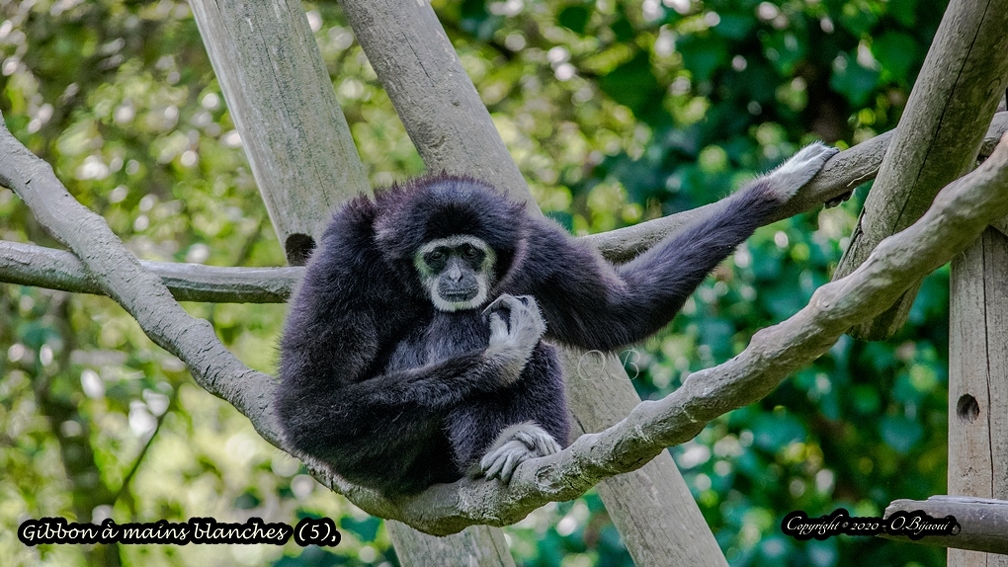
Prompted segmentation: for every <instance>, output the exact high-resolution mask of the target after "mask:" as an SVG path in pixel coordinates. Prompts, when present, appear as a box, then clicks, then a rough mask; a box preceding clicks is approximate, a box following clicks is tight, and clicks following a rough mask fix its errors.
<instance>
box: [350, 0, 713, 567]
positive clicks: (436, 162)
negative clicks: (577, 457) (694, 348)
mask: <svg viewBox="0 0 1008 567" xmlns="http://www.w3.org/2000/svg"><path fill="white" fill-rule="evenodd" d="M340 4H341V5H342V6H343V11H344V13H345V14H346V17H347V20H348V21H349V22H350V25H351V27H352V28H353V30H354V33H355V34H356V36H357V39H358V41H360V43H361V46H362V47H363V48H364V51H365V52H366V53H367V55H368V59H369V60H370V62H371V66H372V67H374V69H375V72H377V74H378V78H379V80H380V81H381V82H382V84H383V85H384V86H385V90H386V92H388V94H389V98H391V99H392V104H393V105H395V107H396V111H397V112H398V113H399V117H400V119H401V120H402V122H403V124H404V125H405V127H406V131H407V132H408V133H409V135H410V138H411V139H412V140H413V143H414V144H415V145H416V146H417V149H418V150H419V152H420V155H421V157H423V159H424V163H425V164H426V165H427V169H428V170H431V171H440V170H442V169H443V170H447V171H449V172H454V173H464V174H468V175H475V176H477V177H481V178H483V179H485V180H487V181H489V182H491V183H492V184H494V185H495V186H496V187H498V188H500V189H501V190H504V191H506V192H507V193H508V194H509V195H511V196H512V197H515V198H518V199H524V200H527V201H529V206H530V208H533V209H536V210H538V207H536V206H535V204H534V203H533V202H531V197H530V195H529V191H528V185H527V184H526V183H525V180H524V178H523V177H522V175H521V172H520V171H519V170H518V167H517V165H515V163H514V161H513V160H512V159H511V156H510V154H509V153H508V152H507V148H506V147H505V146H504V142H503V141H502V140H501V138H500V136H499V135H498V134H497V130H496V128H495V127H494V125H493V121H492V120H491V119H490V114H489V113H488V112H487V110H486V107H485V106H484V105H483V102H482V100H480V97H479V94H478V93H477V92H476V89H475V87H474V86H473V84H472V81H471V80H470V79H469V76H468V75H467V74H466V72H465V70H464V69H463V68H462V64H461V63H460V62H459V59H458V56H457V55H456V53H455V50H454V48H453V47H452V45H451V42H450V41H449V40H448V37H447V35H445V32H444V29H443V28H442V27H441V23H440V22H439V21H438V19H437V16H436V15H435V14H434V10H433V9H432V8H431V6H430V4H428V3H427V2H414V1H410V0H384V1H376V0H341V1H340ZM584 356H585V353H583V352H580V351H575V350H571V349H564V355H563V358H564V360H565V365H564V366H565V369H564V370H565V376H566V383H567V391H568V394H569V398H570V402H571V403H570V405H571V409H572V411H573V412H574V414H575V417H576V421H577V423H578V424H579V425H580V427H581V428H582V429H583V431H589V432H593V431H601V430H603V429H605V428H606V427H609V426H610V425H612V424H614V423H616V422H618V421H620V420H621V419H623V418H624V417H625V416H626V415H628V414H629V413H630V412H631V411H632V410H633V409H634V407H636V406H637V404H638V403H640V398H639V397H638V396H637V393H636V391H635V390H634V388H633V384H631V383H630V380H629V379H628V377H627V375H626V372H625V371H624V370H623V367H622V365H620V364H619V363H618V361H614V360H613V357H607V359H606V364H605V365H604V367H600V368H596V369H595V371H594V372H592V373H591V375H590V376H587V377H580V376H578V373H579V371H581V370H583V365H579V364H578V363H579V361H580V360H581V359H582V357H584ZM593 359H595V360H597V357H593ZM575 433H577V431H575ZM599 494H600V495H601V496H602V499H603V502H604V503H605V505H606V508H607V510H608V511H609V514H610V516H611V517H612V518H613V522H614V523H615V524H616V526H617V528H618V529H619V531H620V535H621V536H622V537H623V543H624V544H625V545H626V547H627V549H628V550H629V552H630V555H631V556H632V557H633V559H634V561H635V562H636V564H637V565H638V566H639V567H645V566H649V565H655V566H662V567H666V566H672V565H683V566H690V567H694V566H696V565H727V562H726V561H725V558H724V555H723V554H722V552H721V549H720V548H719V547H718V545H717V541H715V539H714V535H713V534H712V533H711V530H710V528H709V527H708V526H707V523H706V522H705V521H704V518H703V515H702V514H701V513H700V509H699V507H698V506H697V504H696V501H694V499H693V495H692V494H691V493H690V491H689V488H688V487H687V486H686V483H685V481H683V478H682V475H681V474H680V473H679V469H678V468H676V466H675V463H674V462H673V461H672V458H671V457H670V456H669V455H668V453H663V454H662V455H660V456H658V457H657V458H655V459H654V460H653V461H651V462H649V463H648V464H647V465H645V466H643V467H641V468H640V469H638V470H636V471H634V472H632V473H629V474H627V475H622V476H620V477H619V478H611V479H607V480H605V481H603V482H602V483H600V485H599Z"/></svg>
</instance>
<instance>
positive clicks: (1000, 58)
mask: <svg viewBox="0 0 1008 567" xmlns="http://www.w3.org/2000/svg"><path fill="white" fill-rule="evenodd" d="M1006 29H1008V0H952V2H951V3H949V6H948V8H947V9H946V11H945V15H944V16H943V17H942V21H941V25H940V26H939V27H938V32H937V34H936V35H935V39H934V42H933V43H932V44H931V49H930V50H929V51H928V55H927V58H926V59H925V60H924V67H923V68H922V69H921V72H920V75H918V77H917V81H916V83H915V85H914V88H913V90H912V91H911V93H910V98H909V100H908V101H907V107H906V110H904V112H903V116H902V117H901V118H900V122H899V126H898V127H897V129H896V138H895V139H894V141H893V143H892V145H891V146H890V148H889V151H888V152H887V153H886V157H885V159H884V160H883V162H882V166H881V169H880V170H879V174H878V178H877V179H876V180H875V184H874V186H873V188H872V191H871V193H870V194H869V195H868V199H867V201H865V206H864V209H863V210H862V212H861V218H860V222H859V224H858V228H857V229H855V231H854V234H853V235H852V237H851V242H850V246H849V247H848V249H847V252H846V253H845V254H844V256H843V258H841V260H840V265H839V266H838V267H837V270H836V272H835V273H834V275H833V278H834V279H838V278H841V277H843V276H845V275H847V274H849V273H851V272H852V271H853V270H854V269H855V268H856V267H857V266H858V265H860V264H861V263H862V262H863V261H864V259H865V258H867V257H868V254H869V253H870V252H871V251H872V249H874V248H875V246H876V245H877V244H878V243H879V242H880V241H881V240H882V239H883V238H885V237H887V236H889V235H890V234H894V233H896V232H898V231H900V230H903V229H904V228H905V227H907V226H909V225H910V224H911V223H913V222H914V221H916V220H917V219H918V218H920V216H921V215H922V214H923V213H924V211H926V210H927V209H928V207H929V206H931V201H932V200H933V199H934V196H935V194H937V193H938V190H939V189H941V188H942V187H944V186H945V185H946V184H947V183H949V182H951V181H952V180H953V179H955V178H957V177H959V176H960V175H962V174H964V173H965V172H967V171H969V170H970V169H971V168H972V167H973V164H974V161H975V160H976V157H977V151H978V149H979V147H980V143H981V138H982V137H983V132H984V129H985V128H986V126H987V125H988V124H989V123H990V120H991V116H992V115H993V114H994V111H995V109H996V108H997V104H998V102H999V101H1000V99H1001V94H1002V93H1003V92H1004V90H1005V85H1006V83H1008V57H1006V56H1005V54H1006V53H1008V34H1006V33H1005V32H1004V30H1006ZM918 288H919V285H915V286H912V287H911V288H910V292H909V293H907V294H905V295H904V296H903V297H902V298H901V299H900V300H899V302H897V303H896V304H895V305H894V306H893V308H891V309H889V310H887V311H886V312H885V313H884V314H883V315H882V316H880V317H878V318H876V319H875V320H873V321H871V322H870V323H865V324H864V325H861V326H859V327H857V328H855V329H854V331H853V332H852V334H853V336H855V337H858V338H864V339H867V340H881V339H885V338H887V337H889V336H891V335H892V334H893V333H895V332H896V331H897V330H899V328H900V327H902V326H903V324H904V323H905V322H906V317H907V314H908V313H909V311H910V306H911V304H912V303H913V299H914V297H915V296H916V295H917V289H918Z"/></svg>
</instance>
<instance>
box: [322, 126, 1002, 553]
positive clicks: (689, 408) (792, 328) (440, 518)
mask: <svg viewBox="0 0 1008 567" xmlns="http://www.w3.org/2000/svg"><path fill="white" fill-rule="evenodd" d="M1005 214H1008V135H1005V136H1004V137H1003V138H1002V141H1001V143H1000V145H999V146H998V147H997V149H996V150H995V152H994V154H992V155H991V157H990V158H989V159H988V160H987V161H986V162H984V163H983V164H982V165H981V166H980V167H979V168H977V169H976V170H975V171H973V172H972V173H970V174H969V175H966V176H965V177H962V178H960V179H958V180H956V181H955V182H953V183H952V184H950V185H949V186H947V187H946V188H945V189H943V190H942V191H941V192H940V193H939V194H938V196H937V197H936V199H935V202H934V205H933V206H932V207H931V209H929V210H928V212H927V213H926V214H925V215H924V216H923V217H922V218H921V219H920V220H919V221H917V222H916V223H914V224H913V225H911V226H910V227H908V228H907V229H905V230H904V231H902V232H900V233H898V234H896V235H893V236H891V237H889V238H887V239H885V240H883V241H882V242H881V243H880V244H879V246H878V247H877V248H876V249H875V251H874V252H872V254H871V255H870V256H869V257H868V259H867V260H866V261H865V263H864V264H862V265H861V266H860V267H859V268H858V269H857V270H855V271H854V272H853V273H852V274H851V275H849V276H847V277H846V278H843V279H840V280H837V281H835V282H832V283H829V284H827V285H824V286H823V287H821V288H819V289H818V290H816V292H815V293H814V294H813V296H812V299H811V301H810V302H809V304H808V305H807V306H806V307H805V308H804V309H802V310H801V311H799V312H798V313H797V314H795V315H794V316H793V317H791V318H790V319H788V320H786V321H784V322H782V323H779V324H777V325H775V326H773V327H769V328H766V329H763V330H761V331H759V332H758V333H756V334H755V335H754V336H753V339H752V341H751V343H750V344H749V346H748V347H747V348H746V349H745V350H744V351H743V352H742V353H740V354H739V355H738V356H736V357H734V358H732V359H731V360H729V361H727V362H725V363H723V364H721V365H718V366H716V367H713V368H708V369H704V370H700V371H697V372H694V373H692V374H691V375H690V376H689V377H688V378H687V379H686V381H685V382H684V383H683V385H682V387H680V388H679V389H678V390H676V391H675V392H673V393H672V394H670V395H669V396H666V397H665V398H663V399H662V400H658V401H644V402H641V403H640V404H639V405H638V406H637V407H636V408H635V409H634V410H633V411H632V412H630V414H629V415H628V416H627V417H626V418H625V419H623V420H622V421H620V422H619V423H617V424H616V425H614V426H612V427H610V428H608V429H606V430H605V431H603V432H601V433H595V434H591V433H589V434H586V435H583V436H581V437H579V438H578V439H577V440H576V441H574V443H573V444H572V445H571V446H570V447H569V448H567V449H565V450H564V451H562V452H560V453H558V454H555V455H551V456H549V457H544V458H541V459H536V460H533V461H529V462H527V463H523V464H522V465H521V466H520V467H519V468H518V470H517V471H516V472H515V475H514V477H513V478H512V479H511V483H510V485H509V486H507V487H506V488H502V487H499V486H498V485H496V484H493V483H485V482H473V481H470V480H461V481H458V482H456V483H454V484H450V485H437V486H434V487H432V488H430V489H428V490H427V491H426V492H424V493H422V494H420V495H418V496H416V497H414V498H409V499H404V500H402V501H399V502H395V503H391V502H389V501H387V500H384V499H381V498H380V497H377V495H376V494H374V493H373V491H365V490H360V489H354V487H346V486H339V489H340V490H344V489H349V490H351V491H353V492H352V494H347V495H348V497H350V498H351V500H353V501H354V502H355V503H356V504H357V505H359V506H361V507H362V508H364V509H365V510H368V511H370V512H371V513H373V514H376V515H379V516H383V517H394V518H397V519H399V520H401V521H404V522H407V523H409V524H410V525H413V526H414V527H416V528H418V529H421V530H424V531H428V532H430V533H436V534H440V533H451V532H453V531H456V530H458V529H461V528H462V527H464V526H466V525H469V524H471V523H488V524H491V525H506V524H509V523H512V522H515V521H517V520H519V519H521V518H522V517H524V516H525V515H526V514H527V513H528V512H530V511H531V510H533V509H535V508H537V507H538V506H541V505H542V504H544V503H546V502H549V501H559V500H567V499H570V498H574V497H576V496H578V495H579V494H581V493H582V492H584V491H585V490H587V489H588V488H590V487H591V486H592V485H593V484H595V483H596V482H598V481H599V480H600V479H603V478H606V477H609V476H612V475H615V474H619V473H623V472H626V471H631V470H634V469H636V468H638V467H641V466H642V465H644V463H646V462H648V461H649V460H650V459H651V458H653V457H654V456H655V455H657V454H659V453H660V452H662V451H663V450H664V448H665V447H667V446H669V445H676V444H679V443H682V442H684V441H687V440H689V439H691V438H692V437H693V436H695V435H696V434H697V433H698V432H699V431H700V430H701V429H702V428H703V427H704V425H706V424H707V423H708V422H709V421H710V420H712V419H714V418H716V417H718V416H719V415H722V414H724V413H726V412H728V411H731V410H733V409H736V408H738V407H742V406H744V405H747V404H750V403H752V402H754V401H756V400H758V399H760V398H762V397H763V396H765V395H767V394H768V393H770V392H771V391H772V390H773V389H774V388H776V387H777V385H778V384H780V382H781V381H782V380H783V379H784V378H785V377H786V376H787V374H788V373H789V372H791V371H793V370H796V369H798V368H801V367H803V366H805V365H807V364H808V363H809V362H811V361H813V360H815V359H816V358H818V357H819V356H821V355H822V354H823V353H825V352H826V351H828V350H829V348H830V347H831V346H832V345H833V344H834V343H835V342H836V341H837V339H838V338H839V337H840V335H842V334H843V333H844V332H845V331H847V330H848V329H849V328H850V327H851V326H853V325H855V324H857V323H858V322H860V321H865V320H868V319H870V318H871V317H874V316H875V315H877V314H878V313H881V312H882V311H884V310H885V309H886V308H888V307H889V306H890V305H891V304H892V302H893V301H895V300H896V299H897V298H898V297H899V296H900V295H901V294H902V293H903V292H904V291H905V290H906V289H907V288H908V287H909V286H911V285H913V283H914V282H916V281H917V279H918V278H919V277H920V275H921V274H926V273H929V272H931V271H933V270H934V269H936V268H938V267H939V266H941V265H942V264H944V263H945V262H947V261H948V260H949V259H950V258H952V257H953V256H954V255H956V254H958V253H959V252H960V251H962V250H963V249H964V248H966V246H968V245H969V244H970V243H971V242H972V241H973V240H975V239H976V238H977V236H978V235H979V234H980V233H981V232H982V231H983V230H984V229H985V228H986V227H987V225H988V224H990V222H991V221H992V220H994V219H996V218H999V217H1002V216H1004V215H1005Z"/></svg>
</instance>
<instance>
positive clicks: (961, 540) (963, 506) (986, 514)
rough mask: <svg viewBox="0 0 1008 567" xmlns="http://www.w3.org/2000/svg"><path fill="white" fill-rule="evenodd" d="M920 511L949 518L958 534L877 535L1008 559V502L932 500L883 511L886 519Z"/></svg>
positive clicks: (961, 498)
mask: <svg viewBox="0 0 1008 567" xmlns="http://www.w3.org/2000/svg"><path fill="white" fill-rule="evenodd" d="M918 510H920V511H923V512H924V513H925V514H927V515H928V516H931V517H932V518H944V517H946V516H952V517H954V518H955V519H956V522H957V523H958V524H959V526H960V531H959V533H958V534H956V535H951V536H938V535H935V536H926V537H923V538H921V539H910V538H908V537H902V536H893V535H888V534H885V533H883V534H879V535H880V537H884V538H886V539H892V540H896V541H904V542H912V543H919V544H923V545H937V546H941V547H951V548H956V549H972V550H974V551H984V552H987V553H1003V554H1006V555H1008V502H1006V501H1004V500H992V499H989V498H972V497H969V496H932V497H930V498H928V499H927V500H895V501H893V503H892V504H890V505H889V506H888V507H886V510H885V517H886V518H888V517H890V516H892V515H893V514H895V513H896V512H916V511H918Z"/></svg>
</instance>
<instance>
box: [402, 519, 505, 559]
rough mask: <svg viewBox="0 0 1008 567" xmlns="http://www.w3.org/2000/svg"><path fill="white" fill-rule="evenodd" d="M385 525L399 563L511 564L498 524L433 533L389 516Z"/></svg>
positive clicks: (502, 533)
mask: <svg viewBox="0 0 1008 567" xmlns="http://www.w3.org/2000/svg"><path fill="white" fill-rule="evenodd" d="M385 525H386V526H387V527H388V531H389V535H390V536H391V537H392V541H393V542H395V544H396V546H395V547H396V554H397V555H398V557H399V564H400V565H407V566H408V565H416V566H417V567H426V566H428V565H460V566H463V567H497V566H499V565H510V566H513V565H514V564H515V562H514V558H513V557H511V551H510V550H509V549H508V544H507V540H506V539H505V538H504V532H503V531H501V529H500V528H489V527H487V526H471V527H468V528H466V529H464V530H462V531H461V532H459V533H457V534H454V535H450V536H446V537H435V536H431V535H427V534H424V533H421V532H418V531H416V530H414V529H413V528H411V527H409V526H407V525H406V524H402V523H399V522H395V521H391V520H389V521H387V522H386V523H385ZM407 543H408V545H407Z"/></svg>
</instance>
